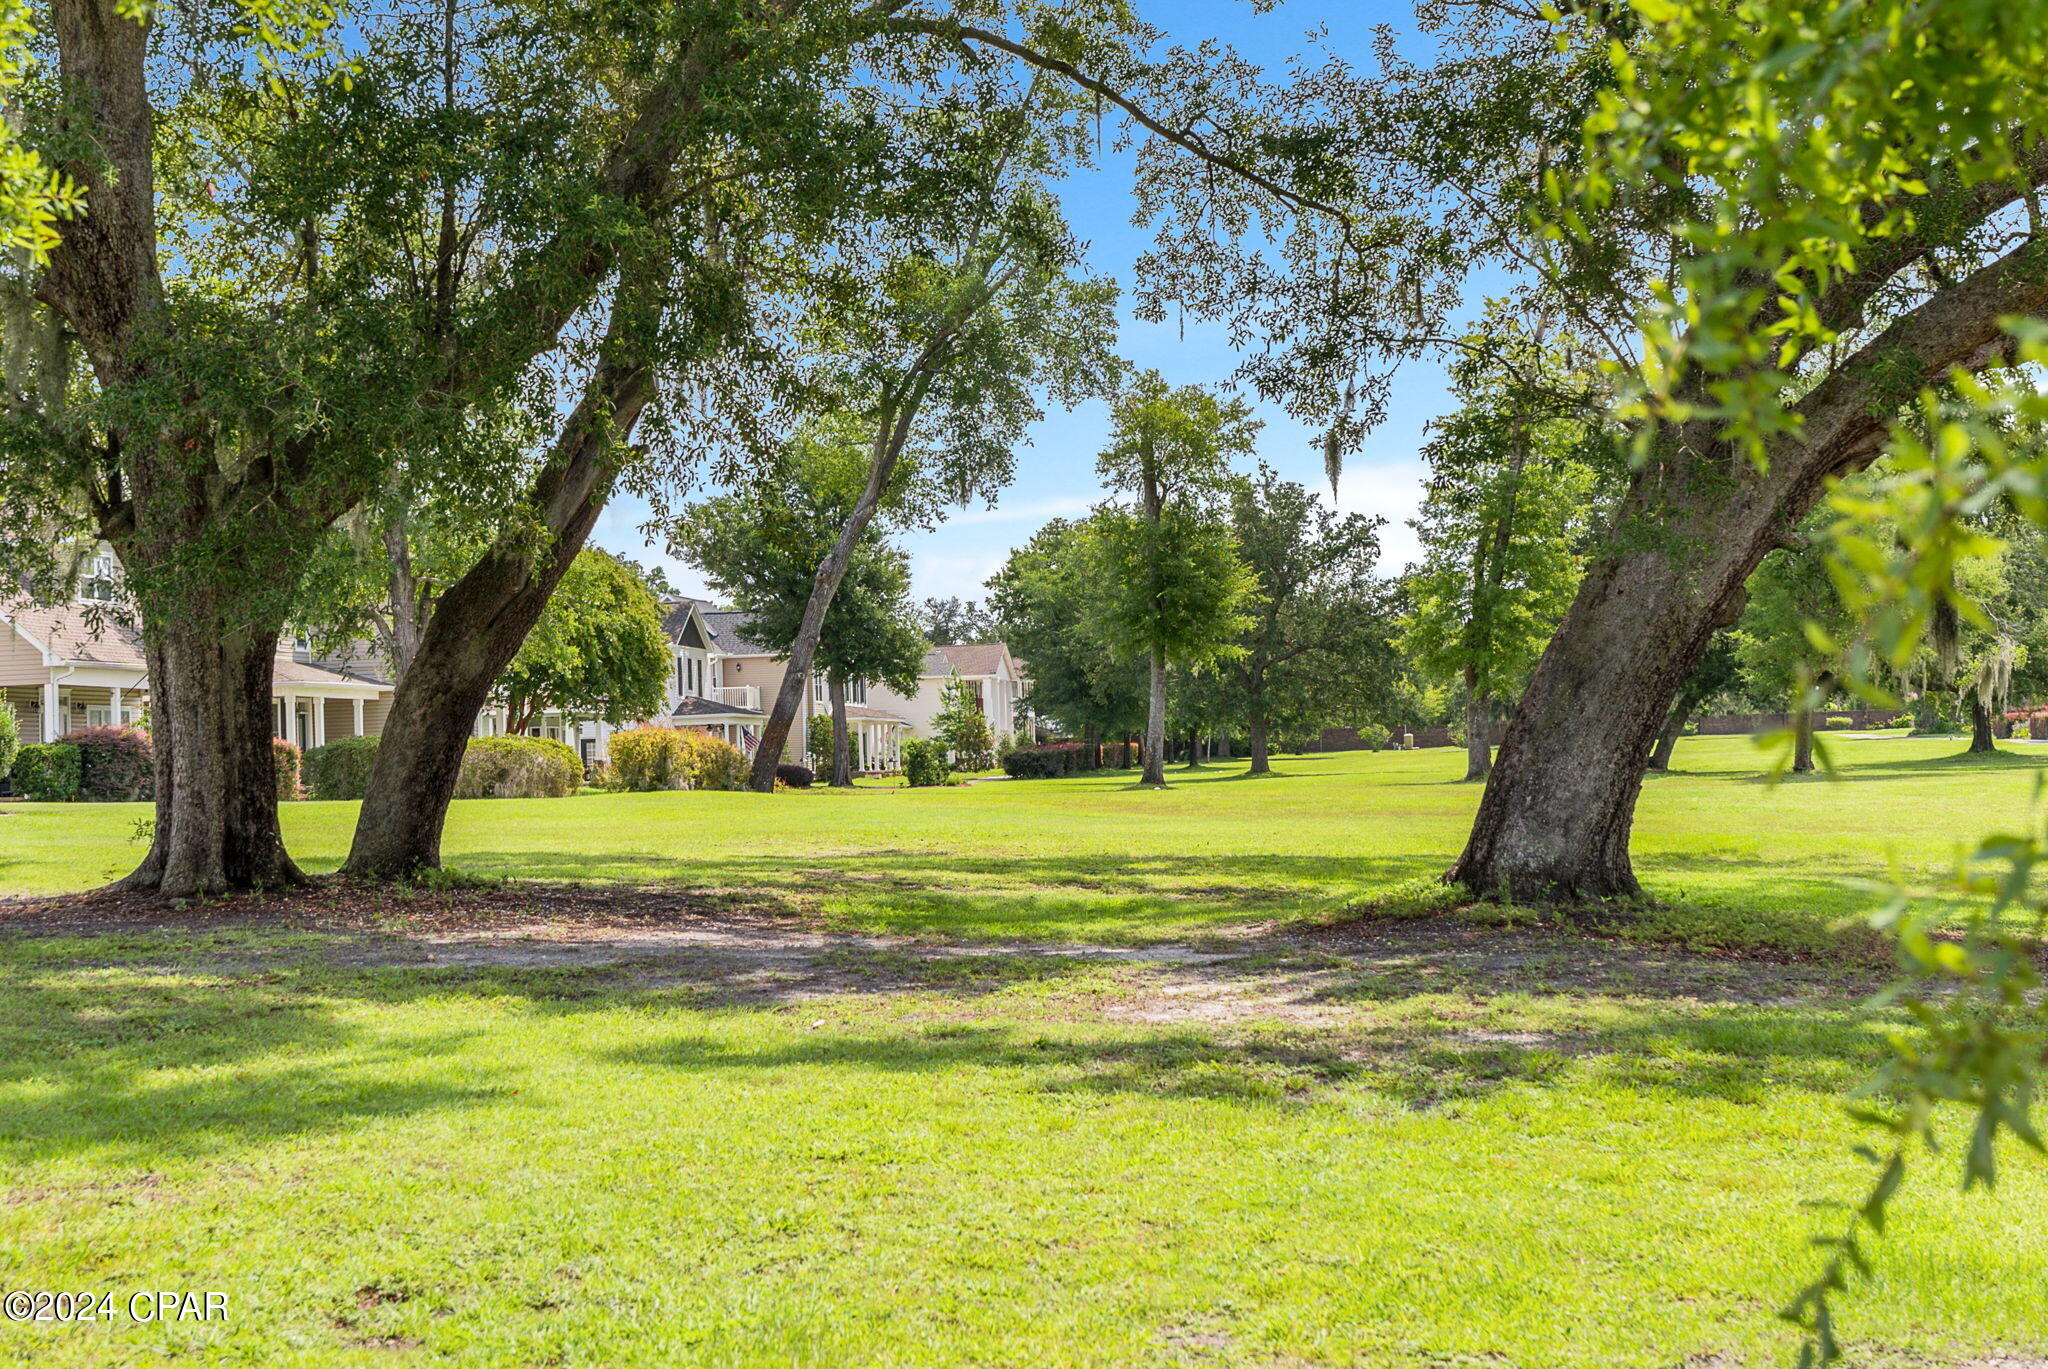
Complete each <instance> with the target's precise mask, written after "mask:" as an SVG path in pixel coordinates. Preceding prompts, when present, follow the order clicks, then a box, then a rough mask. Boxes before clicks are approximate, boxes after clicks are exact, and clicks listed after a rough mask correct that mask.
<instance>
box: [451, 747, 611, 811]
mask: <svg viewBox="0 0 2048 1369" xmlns="http://www.w3.org/2000/svg"><path fill="white" fill-rule="evenodd" d="M582 783H583V762H581V761H579V760H577V759H576V753H575V752H574V751H571V750H570V749H569V748H568V747H567V746H565V745H564V744H563V743H561V742H558V741H551V740H549V739H548V738H546V737H472V738H470V739H469V746H468V748H467V749H466V750H464V751H463V753H462V773H461V775H459V776H458V777H457V778H456V781H455V797H456V798H458V799H559V798H566V797H568V796H569V795H571V794H573V793H575V792H576V790H577V788H578V786H580V785H581V784H582Z"/></svg>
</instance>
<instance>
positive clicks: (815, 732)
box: [805, 713, 833, 770]
mask: <svg viewBox="0 0 2048 1369" xmlns="http://www.w3.org/2000/svg"><path fill="white" fill-rule="evenodd" d="M832 733H833V728H832V715H831V714H829V713H820V714H819V715H818V716H817V717H815V718H812V719H811V730H810V740H809V742H808V744H807V745H806V747H805V749H806V750H807V751H808V752H809V753H810V757H811V769H813V770H830V769H831V768H832Z"/></svg>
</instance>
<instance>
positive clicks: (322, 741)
mask: <svg viewBox="0 0 2048 1369" xmlns="http://www.w3.org/2000/svg"><path fill="white" fill-rule="evenodd" d="M310 706H311V708H312V710H313V745H315V746H325V745H327V700H325V699H323V698H319V697H315V698H314V700H313V702H312V704H311V705H310Z"/></svg>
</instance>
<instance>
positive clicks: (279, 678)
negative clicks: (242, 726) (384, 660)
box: [0, 552, 392, 747]
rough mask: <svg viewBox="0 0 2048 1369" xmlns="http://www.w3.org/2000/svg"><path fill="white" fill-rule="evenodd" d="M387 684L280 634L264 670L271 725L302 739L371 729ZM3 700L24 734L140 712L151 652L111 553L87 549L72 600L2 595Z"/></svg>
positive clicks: (36, 738) (385, 705) (52, 736)
mask: <svg viewBox="0 0 2048 1369" xmlns="http://www.w3.org/2000/svg"><path fill="white" fill-rule="evenodd" d="M391 692H392V691H391V686H390V685H389V684H388V683H386V682H384V681H383V680H380V679H377V678H375V677H374V676H371V675H368V674H358V673H356V672H353V671H349V670H335V669H330V668H328V667H327V666H324V665H318V664H315V663H314V662H313V661H312V660H311V659H310V654H309V653H308V652H306V651H305V650H304V644H303V643H300V642H294V641H293V640H292V639H290V638H285V639H283V640H280V641H279V642H278V646H277V658H276V662H275V664H274V666H273V667H272V670H271V685H270V698H271V709H272V726H273V728H274V729H275V731H276V734H277V735H278V736H280V737H284V738H286V739H288V740H290V741H293V742H296V743H298V744H299V745H300V746H301V747H314V746H319V745H321V744H323V743H325V742H327V741H330V740H332V739H333V738H336V737H358V736H374V735H375V734H376V733H377V732H378V731H380V730H381V729H382V727H383V725H384V715H385V714H386V713H387V712H388V711H389V710H390V706H391ZM0 701H4V704H5V706H7V707H9V708H11V709H13V711H14V719H15V723H16V724H17V726H18V727H19V729H20V731H21V738H22V740H23V741H25V742H50V741H55V740H56V739H57V738H59V737H61V736H63V735H64V734H65V733H67V732H70V731H72V730H74V729H76V728H80V727H96V726H108V725H116V726H118V725H121V724H126V723H138V722H141V721H142V720H143V718H144V715H145V714H146V713H147V711H148V708H149V665H148V658H147V656H146V655H145V654H144V652H143V647H142V634H141V633H140V632H139V631H137V630H136V628H135V626H134V621H133V612H132V609H131V607H130V605H129V603H128V600H127V595H126V594H125V592H124V591H123V589H122V586H121V575H120V568H119V564H118V563H117V562H116V560H115V558H114V556H113V553H112V552H102V553H100V554H99V555H98V556H96V557H94V559H93V562H92V565H91V566H90V568H89V569H88V571H87V573H86V575H85V576H84V577H83V579H82V581H81V583H80V586H79V591H78V595H77V597H76V598H74V599H73V600H72V601H71V602H69V603H65V604H58V605H54V606H47V607H46V606H44V605H40V604H35V603H31V602H29V601H27V600H25V599H17V600H14V601H12V602H8V603H0Z"/></svg>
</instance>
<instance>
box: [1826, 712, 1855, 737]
mask: <svg viewBox="0 0 2048 1369" xmlns="http://www.w3.org/2000/svg"><path fill="white" fill-rule="evenodd" d="M1855 725H1856V720H1855V719H1854V718H1851V717H1849V716H1848V715H1847V714H1843V713H1830V714H1828V717H1827V721H1826V722H1825V723H1823V724H1822V726H1823V727H1825V728H1827V730H1828V731H1830V732H1839V731H1841V730H1842V729H1843V728H1845V727H1854V726H1855Z"/></svg>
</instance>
